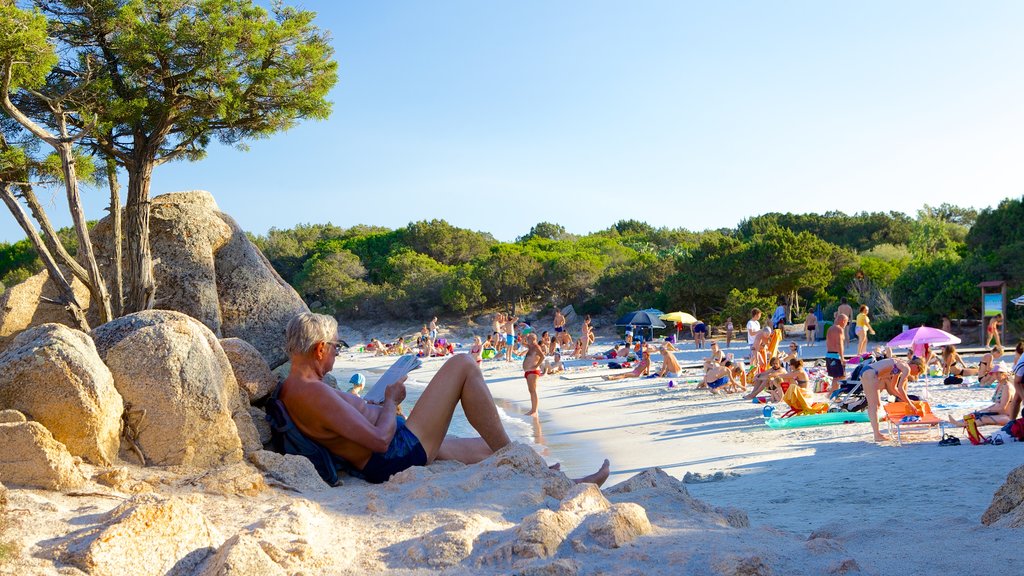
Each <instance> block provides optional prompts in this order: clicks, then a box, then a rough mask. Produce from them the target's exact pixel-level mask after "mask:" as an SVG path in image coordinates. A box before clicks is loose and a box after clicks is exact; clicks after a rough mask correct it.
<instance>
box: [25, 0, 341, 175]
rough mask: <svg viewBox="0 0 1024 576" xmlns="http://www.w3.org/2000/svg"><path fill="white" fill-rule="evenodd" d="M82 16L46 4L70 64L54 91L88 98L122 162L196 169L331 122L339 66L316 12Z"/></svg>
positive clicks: (188, 6)
mask: <svg viewBox="0 0 1024 576" xmlns="http://www.w3.org/2000/svg"><path fill="white" fill-rule="evenodd" d="M78 4H80V3H79V2H72V1H65V2H46V3H39V5H40V8H41V10H42V12H43V13H44V14H45V15H46V16H47V17H49V18H50V20H51V30H52V31H53V33H54V35H53V39H54V40H56V41H57V42H58V48H59V51H58V53H59V54H66V56H64V57H63V58H62V61H61V62H60V65H59V66H58V67H57V69H56V70H57V74H55V75H53V76H52V77H51V79H50V81H51V82H52V83H54V84H60V85H62V86H64V87H66V88H68V89H72V88H73V89H75V90H76V93H81V94H82V95H83V96H82V97H80V98H78V102H77V104H79V107H80V109H81V110H82V111H83V113H86V114H88V115H95V116H96V117H97V118H98V119H99V124H100V130H99V131H98V134H108V133H112V134H113V139H105V138H104V139H94V141H93V143H94V144H96V145H98V146H99V147H100V148H102V149H104V150H106V151H108V152H109V153H111V154H113V153H115V152H116V153H122V154H131V153H132V152H142V154H141V156H140V158H141V159H142V160H143V161H148V162H152V161H154V160H161V161H166V160H171V159H174V158H185V159H189V160H196V159H199V158H201V157H203V156H204V154H205V148H206V146H207V145H208V144H209V143H210V141H211V140H212V139H213V138H216V139H217V140H218V141H220V142H221V143H223V144H229V145H239V144H241V143H242V142H243V141H244V140H247V139H251V138H262V137H266V136H268V135H270V134H272V133H274V132H277V131H280V130H286V129H288V128H290V127H292V126H294V125H295V123H296V122H297V121H298V120H299V119H303V118H326V117H327V116H328V114H329V113H330V109H331V106H330V103H329V102H328V101H327V100H326V96H327V92H328V91H329V90H330V89H331V87H332V86H333V85H334V84H335V82H336V81H337V64H336V63H335V62H334V60H333V59H332V55H333V49H332V48H331V45H330V39H329V37H328V36H327V34H326V33H324V32H323V31H321V30H319V29H317V28H316V26H314V25H313V17H314V13H312V12H308V11H304V10H297V9H294V8H290V7H286V6H283V5H281V4H276V3H275V4H274V6H273V9H272V13H270V12H268V11H267V10H265V9H263V8H261V7H259V6H256V5H255V4H254V3H253V2H251V1H249V0H185V1H179V2H168V1H167V0H135V1H132V2H110V1H108V2H102V3H100V4H99V5H98V6H96V7H94V8H93V9H90V10H80V9H76V8H77V5H78ZM97 38H98V39H100V40H99V41H97ZM68 91H69V90H67V89H65V90H61V91H60V93H64V92H68ZM123 159H125V160H127V157H126V158H123ZM121 160H122V158H119V162H120V161H121Z"/></svg>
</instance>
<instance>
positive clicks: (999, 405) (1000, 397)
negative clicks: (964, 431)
mask: <svg viewBox="0 0 1024 576" xmlns="http://www.w3.org/2000/svg"><path fill="white" fill-rule="evenodd" d="M994 374H996V376H995V378H996V380H997V381H998V382H999V385H998V386H996V391H995V393H994V394H993V395H992V405H991V406H988V407H987V408H982V409H981V410H977V411H975V412H972V414H974V421H975V422H977V424H978V426H982V425H986V424H988V425H992V426H1003V425H1005V424H1006V423H1007V422H1009V421H1010V420H1012V418H1011V417H1010V406H1011V405H1012V404H1013V399H1014V397H1015V392H1014V389H1013V384H1011V383H1010V373H1009V372H994ZM949 423H950V424H953V425H954V426H961V427H963V426H965V425H966V424H965V423H964V419H963V418H961V419H959V420H957V419H956V418H953V417H952V416H949Z"/></svg>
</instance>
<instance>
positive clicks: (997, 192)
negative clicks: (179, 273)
mask: <svg viewBox="0 0 1024 576" xmlns="http://www.w3.org/2000/svg"><path fill="white" fill-rule="evenodd" d="M302 6H303V7H304V8H307V9H310V10H315V11H318V12H319V14H320V16H319V19H318V23H319V25H320V26H322V27H324V28H327V29H329V30H331V32H332V34H333V37H334V46H335V48H336V56H337V59H338V61H339V64H340V80H339V82H338V85H337V87H336V88H335V90H334V91H333V93H332V99H333V101H334V114H333V116H332V117H331V118H330V120H328V121H326V122H306V123H303V124H302V125H300V126H299V127H297V128H295V129H293V130H291V131H290V132H288V133H285V134H280V135H277V136H274V137H272V138H270V139H268V140H261V141H256V142H253V143H251V148H252V149H251V150H250V151H249V152H240V151H237V150H234V149H229V148H223V147H214V148H212V149H211V150H210V154H209V157H208V158H207V159H206V160H204V161H202V162H198V163H192V164H189V163H176V164H170V165H164V166H161V167H158V168H157V170H156V172H155V175H154V179H153V188H152V192H153V194H154V195H156V194H161V193H164V192H170V191H175V190H189V189H204V190H209V191H210V192H212V193H213V194H214V196H215V197H216V198H217V201H218V203H219V205H220V207H221V209H222V210H224V211H225V212H227V213H229V214H231V215H233V216H234V217H235V219H236V220H238V221H239V223H240V224H241V225H242V227H243V228H245V229H247V230H250V231H252V232H255V233H259V234H262V233H265V232H266V231H267V230H268V229H269V228H270V227H277V228H289V227H292V226H294V225H295V224H297V223H325V222H328V221H330V222H332V223H334V224H336V225H339V226H346V227H347V226H351V225H354V224H357V223H365V224H376V225H383V226H388V227H392V228H394V227H399V226H403V225H405V224H406V223H408V222H410V221H414V220H422V219H432V218H444V219H446V220H448V221H449V222H451V223H452V224H454V225H457V226H462V227H467V228H472V229H476V230H485V231H488V232H491V233H493V234H494V235H495V236H496V237H497V238H499V239H501V240H511V239H514V238H515V237H516V236H519V235H522V234H525V233H526V232H527V231H528V230H529V229H530V227H531V226H532V225H533V224H535V223H537V222H540V221H545V220H546V221H552V222H557V223H560V224H562V225H564V226H565V227H566V228H567V229H568V230H569V231H570V232H574V233H581V234H582V233H587V232H590V231H594V230H598V229H602V228H606V227H608V226H609V225H611V224H612V223H614V222H616V221H618V220H620V219H626V218H636V219H639V220H646V221H647V222H649V223H651V224H653V225H655V226H670V227H686V228H689V229H691V230H704V229H708V228H719V227H733V226H735V225H736V224H737V223H738V222H739V221H740V220H741V219H743V218H745V217H748V216H751V215H755V214H761V213H764V212H769V211H781V212H799V213H804V212H824V211H827V210H841V211H845V212H851V213H852V212H858V211H861V210H899V211H904V212H907V213H909V214H914V213H915V211H916V210H917V209H918V208H920V207H921V205H922V204H924V203H926V202H927V203H930V204H933V205H934V204H939V203H942V202H950V203H954V204H958V205H962V206H974V207H978V208H981V207H987V206H994V205H995V204H997V203H998V202H999V201H1000V200H1001V199H1003V198H1007V197H1020V196H1021V194H1022V193H1024V161H1022V160H1024V74H1022V73H1021V71H1022V70H1024V34H1021V30H1022V29H1024V2H1019V1H986V2H963V1H961V2H937V1H928V2H916V1H915V2H909V1H896V2H893V1H865V2H821V1H788V2H787V1H779V2H764V1H745V2H744V1H735V2H707V1H706V2H682V1H664V2H662V1H657V2H655V1H646V2H645V1H637V2H604V1H594V0H587V1H564V0H556V1H515V2H513V1H505V2H483V1H461V2H455V1H438V2H422V1H394V2H365V1H341V2H335V1H327V0H321V1H313V0H309V1H306V2H304V3H303V4H302ZM86 194H87V197H88V204H87V210H88V215H89V217H90V218H99V217H102V216H103V215H104V214H105V213H104V212H103V211H102V208H103V204H104V202H105V195H106V192H105V191H103V190H99V191H86ZM55 204H56V205H55V206H54V208H53V215H54V216H58V215H59V218H55V219H56V220H57V221H58V222H59V223H60V224H61V225H65V224H66V223H67V222H68V221H69V220H68V218H67V216H66V215H65V214H66V208H62V206H63V199H62V196H60V195H58V196H57V197H56V199H55ZM0 226H2V227H0V239H2V240H16V239H19V238H21V237H23V234H22V233H21V232H20V230H19V229H18V227H17V225H16V224H15V222H14V219H13V218H12V217H11V216H10V215H9V214H6V213H3V214H0Z"/></svg>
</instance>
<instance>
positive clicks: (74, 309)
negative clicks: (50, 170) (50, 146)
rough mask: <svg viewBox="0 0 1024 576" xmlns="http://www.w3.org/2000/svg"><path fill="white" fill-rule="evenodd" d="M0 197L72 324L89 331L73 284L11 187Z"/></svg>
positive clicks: (1, 188)
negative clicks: (35, 253) (65, 275)
mask: <svg viewBox="0 0 1024 576" xmlns="http://www.w3.org/2000/svg"><path fill="white" fill-rule="evenodd" d="M0 196H2V197H3V200H4V203H5V204H7V207H8V208H10V210H11V214H13V215H14V219H15V220H17V221H18V224H19V225H21V228H22V230H24V231H25V234H27V235H28V238H29V240H30V241H31V242H32V246H33V247H35V249H36V252H37V253H38V254H39V259H40V260H42V261H43V265H44V266H46V271H47V272H48V273H49V274H50V280H51V281H52V282H53V283H54V285H56V286H57V293H58V294H59V295H60V296H59V298H60V303H61V304H63V305H64V308H65V309H66V310H67V311H68V314H70V315H71V322H72V323H73V324H74V326H75V327H76V328H78V329H79V330H81V331H82V332H88V331H89V322H88V321H87V320H86V319H85V312H84V311H83V310H82V306H81V304H79V303H78V299H77V298H75V291H74V290H73V289H72V288H71V284H70V283H69V282H68V280H67V278H65V277H64V274H63V273H62V272H61V271H60V268H58V267H57V263H56V262H55V261H54V259H53V256H52V255H51V254H50V251H49V250H47V249H46V244H44V243H43V241H42V239H41V238H40V237H39V233H38V232H36V229H35V226H33V225H32V223H31V222H30V221H29V219H28V215H26V214H25V211H24V210H22V208H21V204H19V203H18V200H17V198H15V197H14V194H13V193H11V190H10V185H7V184H5V185H3V186H0Z"/></svg>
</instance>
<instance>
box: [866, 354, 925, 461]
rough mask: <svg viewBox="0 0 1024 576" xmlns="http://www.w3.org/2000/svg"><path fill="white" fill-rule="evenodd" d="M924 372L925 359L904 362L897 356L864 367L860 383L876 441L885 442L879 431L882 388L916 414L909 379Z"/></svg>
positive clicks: (911, 412) (909, 411)
mask: <svg viewBox="0 0 1024 576" xmlns="http://www.w3.org/2000/svg"><path fill="white" fill-rule="evenodd" d="M921 372H924V360H923V359H921V358H916V357H915V358H913V359H911V360H910V361H909V362H904V361H903V360H899V359H896V358H886V359H884V360H879V361H878V362H873V363H871V364H869V365H867V366H865V367H864V369H863V370H862V371H861V373H860V383H861V386H862V387H863V389H864V395H865V396H866V397H867V400H868V419H869V420H870V421H871V431H872V432H874V438H875V442H884V441H885V439H886V438H885V436H882V434H881V433H880V432H879V431H878V407H879V406H880V405H881V404H882V390H887V391H888V392H889V393H890V394H894V395H896V396H897V397H898V398H899V399H900V400H902V401H903V402H905V403H906V404H907V411H908V413H910V414H916V413H917V409H916V408H915V407H914V405H913V404H912V403H911V402H910V398H909V397H908V396H907V379H908V378H910V377H911V376H912V375H913V376H917V375H918V374H920V373H921Z"/></svg>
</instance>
